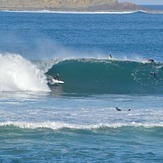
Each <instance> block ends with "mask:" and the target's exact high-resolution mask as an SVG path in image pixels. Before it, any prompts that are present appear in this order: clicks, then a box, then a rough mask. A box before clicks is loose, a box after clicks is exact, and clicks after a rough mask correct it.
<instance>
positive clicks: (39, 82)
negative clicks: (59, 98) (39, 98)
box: [0, 54, 50, 92]
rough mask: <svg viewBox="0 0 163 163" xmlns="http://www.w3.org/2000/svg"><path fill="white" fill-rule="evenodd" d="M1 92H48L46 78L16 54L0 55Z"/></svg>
mask: <svg viewBox="0 0 163 163" xmlns="http://www.w3.org/2000/svg"><path fill="white" fill-rule="evenodd" d="M0 65H1V69H0V92H1V91H43V92H44V91H46V92H48V91H50V90H49V88H48V86H47V81H46V78H45V76H44V74H43V72H41V70H39V69H38V68H37V67H36V66H35V65H34V64H32V63H31V62H30V61H28V60H26V59H24V58H23V57H21V56H20V55H16V54H5V55H2V54H0Z"/></svg>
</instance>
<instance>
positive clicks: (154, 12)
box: [0, 10, 163, 14]
mask: <svg viewBox="0 0 163 163" xmlns="http://www.w3.org/2000/svg"><path fill="white" fill-rule="evenodd" d="M0 12H15V13H45V14H48V13H49V14H50V13H51V14H134V13H142V14H146V13H149V14H163V11H162V10H161V11H160V10H131V11H62V10H61V11H54V10H0Z"/></svg>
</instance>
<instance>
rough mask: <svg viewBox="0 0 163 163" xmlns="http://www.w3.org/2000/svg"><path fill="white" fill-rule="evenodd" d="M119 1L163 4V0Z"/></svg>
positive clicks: (121, 0)
mask: <svg viewBox="0 0 163 163" xmlns="http://www.w3.org/2000/svg"><path fill="white" fill-rule="evenodd" d="M118 2H132V3H134V4H143V5H144V4H146V5H163V0H118Z"/></svg>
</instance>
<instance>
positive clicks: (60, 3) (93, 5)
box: [0, 0, 141, 12]
mask: <svg viewBox="0 0 163 163" xmlns="http://www.w3.org/2000/svg"><path fill="white" fill-rule="evenodd" d="M0 10H1V11H2V10H10V11H40V10H49V11H66V12H73V11H76V12H116V11H117V12H123V11H135V10H141V7H139V6H136V5H135V4H132V3H129V2H124V3H119V2H118V1H117V0H0Z"/></svg>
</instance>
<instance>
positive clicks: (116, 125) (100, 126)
mask: <svg viewBox="0 0 163 163" xmlns="http://www.w3.org/2000/svg"><path fill="white" fill-rule="evenodd" d="M0 126H1V127H7V126H15V127H18V128H24V129H38V128H47V129H53V130H59V129H63V128H68V129H81V130H96V129H103V128H121V127H144V128H153V127H163V123H161V122H160V123H157V124H155V123H151V124H150V123H136V122H131V123H112V124H110V123H106V124H102V123H99V124H85V125H83V124H82V125H80V124H69V123H64V122H35V123H34V122H33V123H32V122H31V123H30V122H1V123H0Z"/></svg>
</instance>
